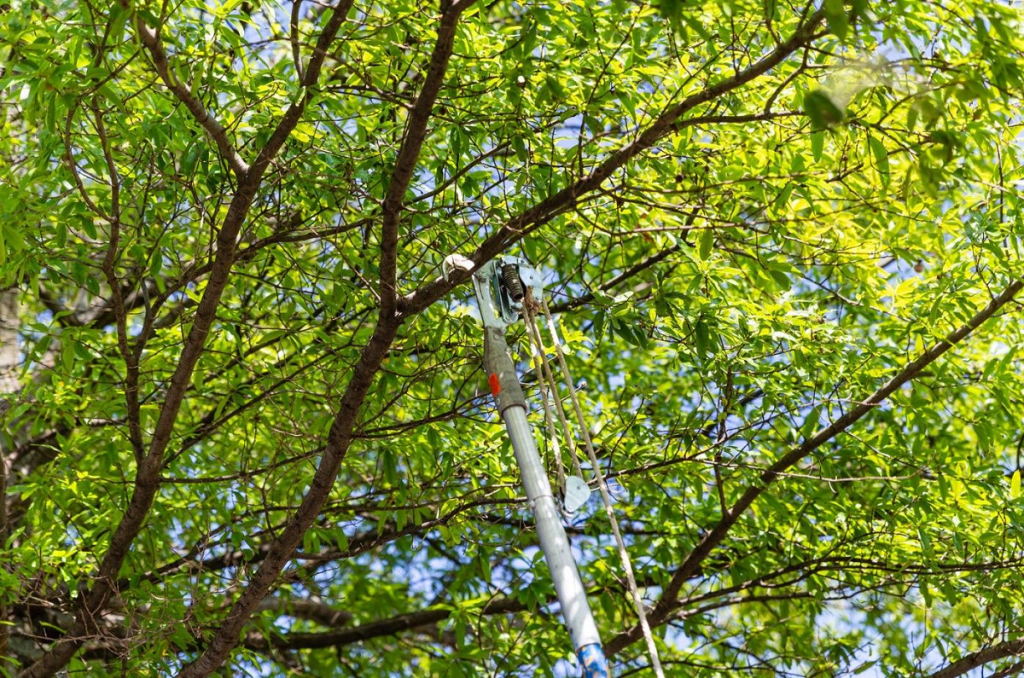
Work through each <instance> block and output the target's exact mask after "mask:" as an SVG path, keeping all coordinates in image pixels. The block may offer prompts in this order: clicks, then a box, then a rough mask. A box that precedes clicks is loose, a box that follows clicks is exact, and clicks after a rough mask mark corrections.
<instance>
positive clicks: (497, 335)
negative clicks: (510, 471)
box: [484, 327, 611, 678]
mask: <svg viewBox="0 0 1024 678" xmlns="http://www.w3.org/2000/svg"><path fill="white" fill-rule="evenodd" d="M484 368H485V369H486V371H487V379H488V382H489V384H490V387H491V392H492V393H493V394H494V398H495V400H496V401H497V404H498V412H499V413H500V414H501V418H502V419H503V420H504V421H505V427H506V428H507V429H508V435H509V438H510V439H511V440H512V449H513V450H514V451H515V455H516V461H518V462H519V471H520V474H521V475H522V478H523V486H524V487H525V489H526V497H527V499H528V500H529V503H530V509H531V510H532V512H533V516H534V521H535V523H536V525H537V538H538V540H539V541H540V548H541V550H542V551H543V552H544V560H546V561H547V564H548V569H549V570H550V571H551V579H552V581H553V582H554V584H555V592H556V593H557V595H558V602H559V603H560V604H561V607H562V617H563V618H564V619H565V625H566V626H567V627H568V629H569V636H570V637H571V638H572V642H573V647H574V648H575V649H576V654H577V657H579V661H580V665H581V666H582V667H583V676H584V678H609V677H610V676H611V673H610V671H609V668H608V660H607V659H605V656H604V650H603V649H602V647H601V636H600V635H599V634H598V631H597V624H596V623H595V622H594V615H593V613H592V612H591V611H590V604H589V603H588V602H587V592H586V590H585V589H584V588H583V582H582V581H581V580H580V574H579V571H578V570H577V569H576V560H575V559H574V558H573V555H572V551H571V549H570V546H569V540H568V539H567V538H566V536H565V529H564V528H563V527H562V520H561V516H560V514H559V512H558V504H557V503H556V501H555V497H554V493H553V492H552V491H551V483H550V482H549V481H548V477H547V473H546V472H545V470H544V464H543V463H541V460H540V455H539V454H538V453H537V445H536V443H535V442H534V439H533V431H532V430H531V429H530V423H529V422H528V421H527V419H526V399H525V397H524V396H523V389H522V387H521V386H520V385H519V377H518V376H517V375H516V371H515V365H514V364H513V363H512V358H511V357H510V356H509V354H508V344H507V343H506V341H505V332H504V330H503V329H501V328H497V327H485V328H484Z"/></svg>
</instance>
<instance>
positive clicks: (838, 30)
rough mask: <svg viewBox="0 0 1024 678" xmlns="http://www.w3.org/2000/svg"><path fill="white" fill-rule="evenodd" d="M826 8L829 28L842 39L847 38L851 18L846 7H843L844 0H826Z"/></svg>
mask: <svg viewBox="0 0 1024 678" xmlns="http://www.w3.org/2000/svg"><path fill="white" fill-rule="evenodd" d="M824 10H825V22H826V23H827V24H828V30H829V31H830V32H831V33H832V34H833V35H835V36H836V37H837V38H839V39H840V40H845V39H846V33H847V29H849V27H850V19H849V17H847V15H846V8H845V7H843V0H825V4H824Z"/></svg>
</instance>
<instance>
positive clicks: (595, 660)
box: [577, 643, 612, 678]
mask: <svg viewBox="0 0 1024 678" xmlns="http://www.w3.org/2000/svg"><path fill="white" fill-rule="evenodd" d="M577 656H579V658H580V665H581V666H582V667H583V678H611V675H612V674H611V671H610V670H609V669H608V660H607V659H605V657H604V650H603V649H601V646H600V645H598V644H597V643H594V644H593V645H585V646H583V647H581V648H580V650H579V653H578V655H577Z"/></svg>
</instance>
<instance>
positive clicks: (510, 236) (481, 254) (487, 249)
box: [398, 11, 824, 315]
mask: <svg viewBox="0 0 1024 678" xmlns="http://www.w3.org/2000/svg"><path fill="white" fill-rule="evenodd" d="M823 19H824V13H823V12H822V11H817V12H815V13H814V14H812V15H811V16H810V17H809V18H808V20H807V21H806V22H805V23H804V24H803V25H802V26H800V28H798V29H797V30H796V31H795V32H794V33H793V35H792V37H790V38H789V40H787V41H785V42H783V43H781V44H780V45H779V46H778V47H776V48H775V49H774V50H772V52H771V53H770V54H768V55H767V56H765V57H764V58H762V59H761V60H760V61H757V62H756V63H754V64H753V65H751V66H750V67H749V68H746V69H744V70H742V71H738V72H736V73H735V74H733V75H732V76H731V77H728V78H726V79H724V80H722V81H720V82H718V83H715V84H714V85H711V86H709V87H707V88H706V89H704V90H702V91H700V92H698V93H697V94H694V95H692V96H689V97H687V98H686V99H684V100H683V101H682V102H680V103H678V104H676V105H675V106H672V107H670V108H669V109H667V110H666V111H664V112H663V113H662V114H661V115H660V116H659V117H658V118H657V120H655V121H654V122H653V123H651V125H650V126H649V127H647V128H646V129H645V130H644V131H643V132H642V133H641V134H640V135H639V136H638V137H637V138H636V140H634V141H633V142H631V143H629V144H627V145H626V146H624V147H623V148H621V149H619V150H618V151H615V152H614V153H612V154H611V155H609V156H608V157H607V158H605V160H604V161H603V162H601V163H600V164H599V165H598V166H597V167H596V168H594V170H593V171H591V173H590V174H588V175H587V176H585V177H583V178H582V179H579V180H578V181H576V182H574V183H572V184H570V185H569V186H567V187H565V188H563V189H562V190H560V191H558V192H557V193H555V194H553V195H551V196H550V197H548V198H546V199H544V200H542V201H540V202H539V203H537V204H536V205H534V206H533V207H531V208H529V209H527V210H525V211H523V212H521V213H520V214H519V215H517V216H516V217H514V218H512V219H510V220H509V221H507V222H506V223H505V224H504V225H503V226H502V227H501V228H499V229H498V230H497V231H495V232H494V233H493V234H491V235H490V236H489V237H488V238H487V239H486V240H484V242H483V243H481V244H480V246H479V247H478V248H477V250H476V251H475V252H474V253H473V254H472V255H471V256H470V257H469V259H470V260H471V261H472V262H473V268H471V269H469V270H465V269H461V268H459V269H456V270H455V271H453V272H452V274H451V275H450V276H449V277H448V278H447V279H445V278H443V277H442V278H436V279H435V280H433V281H431V282H429V283H426V284H425V285H423V286H422V287H420V288H419V289H418V290H416V291H414V292H412V293H411V294H408V295H406V296H405V297H403V298H401V299H400V300H399V305H398V310H399V312H400V313H401V314H403V315H412V314H415V313H418V312H420V311H422V310H423V309H425V308H426V307H427V306H430V305H431V304H433V303H434V302H435V301H437V300H438V299H440V298H441V297H443V296H444V295H446V294H448V292H450V291H451V290H452V289H454V288H455V287H457V286H458V285H461V284H462V283H464V282H466V281H467V280H469V277H470V275H472V273H473V271H475V270H476V269H478V268H479V267H480V266H483V265H484V264H485V263H487V262H488V261H490V260H491V259H493V258H494V257H495V256H497V255H498V254H500V253H501V252H502V251H504V250H505V249H506V248H508V247H509V246H510V245H512V244H513V243H515V242H517V241H519V240H520V239H522V238H523V236H525V235H527V234H528V233H530V232H532V231H533V230H536V229H537V228H539V227H540V226H543V225H544V224H546V223H548V222H549V221H551V220H552V219H554V218H555V217H556V216H558V215H559V214H562V213H564V212H566V211H568V210H570V209H572V208H573V207H574V206H575V205H576V204H577V203H578V202H579V200H580V199H581V198H582V197H583V196H585V195H587V194H588V193H590V192H591V191H594V190H595V189H597V188H598V187H600V185H601V184H602V183H603V182H604V181H605V180H606V179H607V178H608V177H610V176H611V175H612V173H613V172H614V171H615V170H617V169H619V168H620V167H622V166H624V165H625V164H626V163H628V162H629V161H630V160H632V159H633V158H635V157H637V156H638V155H640V154H641V153H643V152H644V151H647V150H648V149H650V148H651V147H653V146H654V145H655V144H656V143H657V142H658V141H660V140H661V139H663V138H664V137H665V136H666V135H668V134H670V133H672V132H674V131H677V130H678V129H681V128H683V127H687V126H689V125H690V124H700V123H701V122H702V121H704V120H706V119H708V118H706V117H697V118H693V119H692V121H693V122H692V123H691V121H690V120H687V119H683V116H684V115H685V114H686V113H688V112H689V111H691V110H693V109H694V108H696V107H697V106H701V105H703V104H706V103H708V102H711V101H713V100H715V99H717V98H718V97H720V96H722V95H724V94H727V93H729V92H731V91H733V90H735V89H737V88H739V87H742V86H743V85H745V84H747V83H748V82H750V81H752V80H754V79H756V78H758V77H759V76H761V75H764V74H765V73H767V72H768V71H770V70H771V69H772V68H774V67H775V66H778V65H779V64H780V63H782V62H783V61H785V60H786V58H788V57H789V56H790V55H791V54H793V53H794V52H796V51H797V50H799V49H801V48H802V47H804V46H805V45H806V44H807V43H808V42H810V41H811V40H812V39H813V38H814V37H815V31H816V30H817V28H818V25H819V24H820V23H821V22H822V20H823ZM759 116H760V114H759ZM759 116H758V117H759Z"/></svg>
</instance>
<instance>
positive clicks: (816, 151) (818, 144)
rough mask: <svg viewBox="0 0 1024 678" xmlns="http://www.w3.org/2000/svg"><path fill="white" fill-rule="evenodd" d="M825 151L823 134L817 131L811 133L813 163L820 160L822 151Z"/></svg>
mask: <svg viewBox="0 0 1024 678" xmlns="http://www.w3.org/2000/svg"><path fill="white" fill-rule="evenodd" d="M824 150H825V132H824V131H822V130H818V131H817V132H812V133H811V156H812V157H813V158H814V162H818V161H820V160H821V156H822V153H823V151H824Z"/></svg>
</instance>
